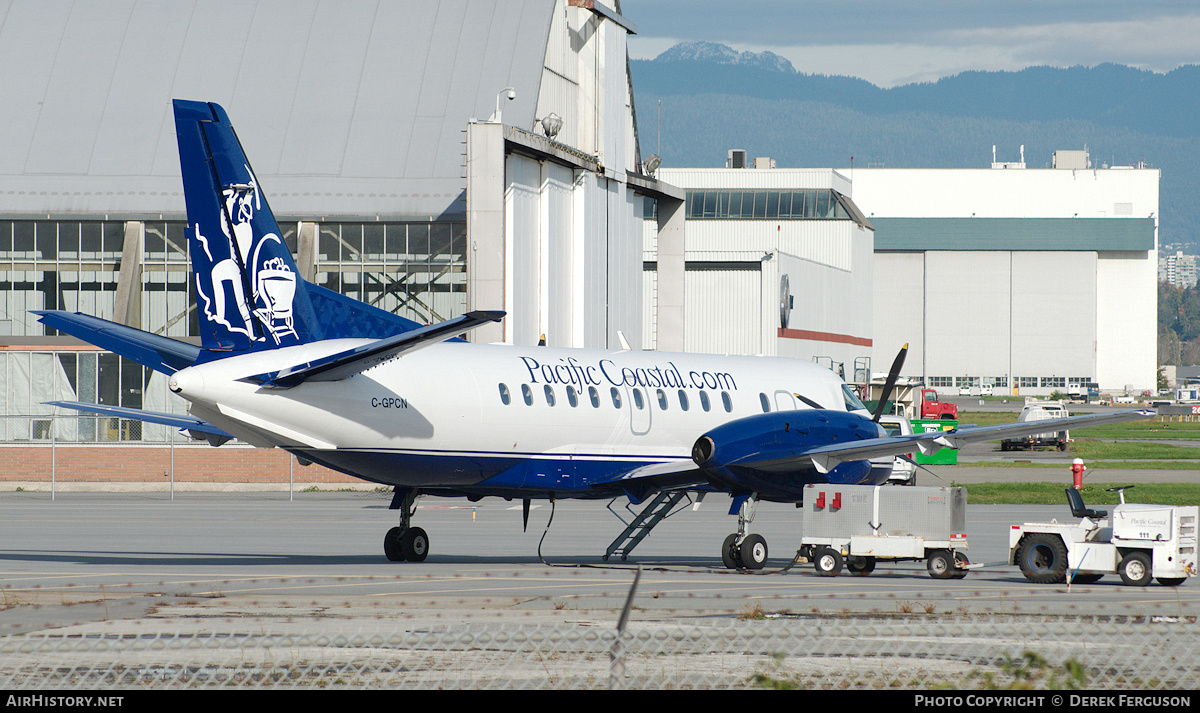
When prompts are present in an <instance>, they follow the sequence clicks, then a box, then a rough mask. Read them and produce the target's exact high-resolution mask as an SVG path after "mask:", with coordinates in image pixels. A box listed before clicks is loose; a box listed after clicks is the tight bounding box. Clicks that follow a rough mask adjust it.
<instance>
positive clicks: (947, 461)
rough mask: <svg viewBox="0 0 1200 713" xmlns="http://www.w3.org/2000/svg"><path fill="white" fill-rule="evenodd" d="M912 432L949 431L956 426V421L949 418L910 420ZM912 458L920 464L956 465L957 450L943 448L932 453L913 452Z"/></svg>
mask: <svg viewBox="0 0 1200 713" xmlns="http://www.w3.org/2000/svg"><path fill="white" fill-rule="evenodd" d="M912 427H913V433H930V432H932V431H950V430H953V429H955V428H958V421H951V420H949V419H945V418H941V419H925V420H916V421H913V422H912ZM913 460H915V461H916V462H917V463H918V464H920V465H958V451H957V450H955V449H954V448H943V449H941V450H940V451H938V452H937V453H934V454H933V455H928V456H927V455H922V454H921V452H920V451H917V452H915V453H913Z"/></svg>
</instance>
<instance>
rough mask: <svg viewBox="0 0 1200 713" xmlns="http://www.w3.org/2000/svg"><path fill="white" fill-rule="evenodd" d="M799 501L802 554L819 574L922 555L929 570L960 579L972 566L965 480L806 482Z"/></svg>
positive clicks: (861, 570) (859, 570)
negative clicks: (945, 483) (935, 483)
mask: <svg viewBox="0 0 1200 713" xmlns="http://www.w3.org/2000/svg"><path fill="white" fill-rule="evenodd" d="M803 507H804V520H803V529H804V534H803V536H802V537H801V540H800V556H801V558H802V560H806V561H808V562H812V563H813V566H815V567H816V570H817V573H818V574H820V575H822V576H825V577H835V576H837V575H838V574H839V573H840V572H841V571H842V568H843V567H845V569H847V570H849V571H850V572H851V573H853V574H859V575H866V574H870V573H871V572H872V571H873V570H874V569H875V564H876V562H878V561H880V560H885V561H894V562H899V561H906V560H907V561H921V560H924V561H925V568H926V570H927V571H928V572H929V576H930V577H933V578H934V579H962V578H963V577H965V576H967V570H968V568H969V567H970V566H971V564H970V561H969V560H968V559H967V556H966V554H964V553H963V550H966V549H967V535H966V521H967V490H966V488H960V487H918V486H912V487H904V488H900V487H896V486H892V485H827V484H822V485H807V486H805V488H804V505H803Z"/></svg>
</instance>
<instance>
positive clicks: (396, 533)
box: [383, 527, 404, 562]
mask: <svg viewBox="0 0 1200 713" xmlns="http://www.w3.org/2000/svg"><path fill="white" fill-rule="evenodd" d="M400 534H401V530H400V528H398V527H393V528H392V529H390V530H388V531H387V534H385V535H384V536H383V554H384V555H385V556H386V557H387V558H388V561H389V562H403V561H404V549H403V548H402V547H401V546H400Z"/></svg>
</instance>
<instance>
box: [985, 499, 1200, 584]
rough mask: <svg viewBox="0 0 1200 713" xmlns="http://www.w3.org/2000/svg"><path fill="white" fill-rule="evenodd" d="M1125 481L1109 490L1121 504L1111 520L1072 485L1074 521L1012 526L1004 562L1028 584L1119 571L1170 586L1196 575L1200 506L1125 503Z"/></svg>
mask: <svg viewBox="0 0 1200 713" xmlns="http://www.w3.org/2000/svg"><path fill="white" fill-rule="evenodd" d="M1133 487H1134V486H1132V485H1126V486H1122V487H1118V488H1109V489H1108V492H1114V491H1115V492H1117V493H1118V494H1119V496H1120V499H1121V503H1120V504H1119V505H1116V506H1114V507H1113V511H1112V516H1111V518H1110V517H1109V515H1108V512H1107V511H1105V510H1093V509H1091V508H1088V507H1087V506H1086V505H1084V502H1083V496H1082V495H1081V494H1080V492H1079V491H1078V490H1076V489H1075V488H1067V489H1066V492H1067V502H1068V504H1069V505H1070V507H1071V515H1072V517H1076V518H1078V519H1079V521H1078V522H1076V523H1060V522H1058V521H1057V520H1051V521H1050V522H1027V523H1024V524H1022V525H1013V526H1012V529H1011V530H1010V531H1009V536H1008V561H1009V564H1015V565H1017V566H1018V567H1020V568H1021V573H1022V574H1024V575H1025V578H1026V579H1028V580H1029V581H1030V582H1035V583H1038V584H1054V583H1058V582H1065V581H1068V579H1069V580H1070V581H1071V582H1074V583H1079V584H1089V583H1092V582H1095V581H1097V580H1099V579H1100V578H1101V577H1103V576H1104V575H1106V574H1114V573H1115V574H1118V575H1120V577H1121V581H1122V582H1124V583H1125V584H1130V585H1137V586H1145V585H1147V584H1149V583H1150V580H1151V579H1152V578H1153V579H1157V580H1158V582H1159V584H1162V585H1165V586H1168V587H1173V586H1177V585H1179V584H1182V583H1183V581H1184V580H1185V579H1187V578H1188V577H1194V576H1196V524H1197V519H1198V517H1200V507H1197V506H1194V505H1192V506H1182V507H1171V506H1167V505H1147V504H1141V503H1126V502H1125V491H1126V490H1128V489H1130V488H1133Z"/></svg>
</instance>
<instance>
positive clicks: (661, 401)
mask: <svg viewBox="0 0 1200 713" xmlns="http://www.w3.org/2000/svg"><path fill="white" fill-rule="evenodd" d="M658 407H659V408H660V409H662V410H663V411H666V410H667V395H666V393H664V392H663V390H662V389H659V390H658Z"/></svg>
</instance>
